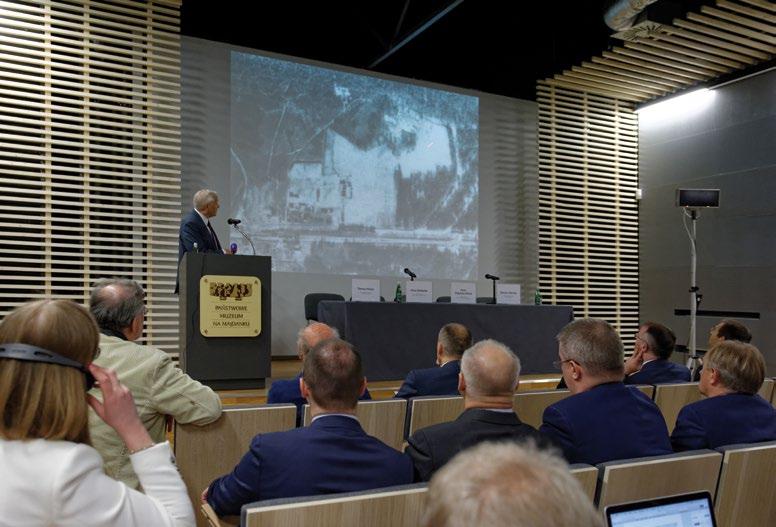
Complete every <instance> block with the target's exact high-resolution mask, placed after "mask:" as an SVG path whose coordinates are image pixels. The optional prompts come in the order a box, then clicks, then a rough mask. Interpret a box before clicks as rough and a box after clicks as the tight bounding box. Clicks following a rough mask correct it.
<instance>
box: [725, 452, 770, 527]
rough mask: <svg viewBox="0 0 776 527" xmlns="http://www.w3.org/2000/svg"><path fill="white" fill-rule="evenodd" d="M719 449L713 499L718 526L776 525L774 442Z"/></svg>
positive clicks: (748, 526)
mask: <svg viewBox="0 0 776 527" xmlns="http://www.w3.org/2000/svg"><path fill="white" fill-rule="evenodd" d="M719 450H720V451H721V452H722V453H723V455H724V457H723V458H722V472H721V473H720V476H719V485H718V486H717V497H716V499H715V501H714V512H715V513H716V515H717V523H718V525H719V526H720V527H750V526H760V525H776V441H770V442H768V443H753V444H748V445H731V446H727V447H723V448H720V449H719Z"/></svg>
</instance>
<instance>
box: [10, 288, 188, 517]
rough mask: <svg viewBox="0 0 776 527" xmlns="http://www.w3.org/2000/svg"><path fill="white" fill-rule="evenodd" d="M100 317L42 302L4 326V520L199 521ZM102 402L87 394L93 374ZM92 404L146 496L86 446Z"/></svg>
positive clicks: (63, 304) (15, 314)
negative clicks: (108, 352) (100, 360)
mask: <svg viewBox="0 0 776 527" xmlns="http://www.w3.org/2000/svg"><path fill="white" fill-rule="evenodd" d="M98 342H99V335H98V332H97V326H96V324H95V322H94V319H93V318H92V317H91V315H90V314H89V312H88V311H87V310H86V309H84V308H83V307H81V306H79V305H78V304H76V303H74V302H71V301H67V300H40V301H37V302H31V303H28V304H25V305H23V306H21V307H19V308H17V309H16V310H14V311H13V312H11V313H10V314H8V315H7V316H6V317H5V319H4V320H3V322H2V324H0V408H2V420H1V421H0V474H1V475H2V476H0V526H6V525H7V526H11V525H13V526H27V525H30V526H32V525H36V526H38V525H47V526H49V525H50V526H54V525H62V526H65V525H67V526H76V525H78V526H110V527H122V526H133V525H137V526H143V527H145V526H171V527H172V526H176V527H177V526H193V525H194V523H195V522H194V512H193V510H192V507H191V502H190V501H189V499H188V496H187V494H186V488H185V486H184V484H183V481H182V480H181V478H180V475H179V474H178V471H177V470H176V468H175V465H174V464H173V458H172V453H171V451H170V446H169V444H168V443H166V442H165V443H160V444H156V445H155V444H154V443H153V442H152V441H151V438H150V436H149V435H148V432H147V431H146V429H145V428H144V427H143V425H142V423H141V422H140V419H139V418H138V416H137V411H136V410H135V405H134V401H133V400H132V394H131V393H130V392H129V390H128V389H127V388H126V387H124V386H123V385H122V384H121V383H120V382H119V380H118V378H117V377H116V374H115V373H114V372H112V371H110V370H104V369H102V368H99V367H97V366H95V365H93V364H91V362H92V360H93V359H94V357H95V356H96V355H97V354H98V353H99V349H98V347H97V346H98ZM95 380H96V381H97V383H99V387H100V389H101V390H102V394H103V402H102V403H100V401H98V400H97V399H95V398H94V397H92V396H87V393H86V392H87V390H88V389H89V388H90V387H91V384H92V383H94V381H95ZM87 403H88V405H91V407H92V408H94V410H95V412H97V414H98V415H99V416H100V417H101V418H102V419H103V420H105V422H106V423H108V424H109V425H110V426H112V427H113V428H114V429H115V430H116V432H117V433H118V434H119V436H121V438H122V439H123V440H124V443H125V444H126V448H127V450H128V451H129V453H130V459H131V461H132V466H133V468H134V470H135V472H136V473H137V475H138V477H139V478H140V483H141V484H142V486H143V489H144V491H145V494H143V493H140V492H137V491H135V490H133V489H130V488H128V487H127V486H125V485H124V484H123V483H120V482H118V481H115V480H113V479H111V478H109V477H108V476H106V475H105V473H104V472H103V470H102V458H101V457H100V455H99V454H98V453H97V451H96V450H94V449H93V448H92V447H91V446H89V429H88V417H87V416H88V406H87Z"/></svg>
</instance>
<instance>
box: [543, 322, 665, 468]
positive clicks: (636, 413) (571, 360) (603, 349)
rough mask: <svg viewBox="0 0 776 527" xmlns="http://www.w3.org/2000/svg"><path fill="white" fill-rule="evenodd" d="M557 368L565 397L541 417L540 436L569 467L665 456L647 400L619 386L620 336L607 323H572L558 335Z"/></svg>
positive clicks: (656, 414)
mask: <svg viewBox="0 0 776 527" xmlns="http://www.w3.org/2000/svg"><path fill="white" fill-rule="evenodd" d="M557 338H558V357H559V359H560V360H559V361H558V362H557V364H558V366H559V367H560V369H561V371H562V372H563V378H564V379H565V380H566V384H567V385H568V388H569V391H570V392H571V393H572V395H571V396H570V397H567V398H566V399H563V400H562V401H559V402H557V403H555V404H553V405H551V406H549V407H547V409H546V410H545V411H544V416H543V418H542V421H543V422H542V426H541V427H540V428H539V431H540V432H541V433H543V434H545V435H547V436H549V438H550V439H552V440H554V441H556V442H557V443H558V444H559V445H560V446H561V447H562V448H563V455H564V456H565V457H566V459H567V460H568V462H569V463H588V464H590V465H595V464H597V463H603V462H604V461H611V460H613V459H628V458H634V457H645V456H658V455H661V454H670V453H671V452H672V450H671V443H670V441H669V438H668V429H667V428H666V424H665V421H664V420H663V416H662V415H661V414H660V410H658V408H657V406H655V403H653V402H652V401H651V400H650V399H649V397H647V396H646V395H644V394H643V393H641V391H639V390H638V389H636V388H634V387H629V386H625V385H624V384H623V382H622V379H623V375H624V371H623V350H622V341H621V340H620V336H619V335H618V334H617V332H616V331H615V330H614V328H613V327H612V326H610V325H609V324H608V323H607V322H605V321H603V320H598V319H594V318H585V319H580V320H575V321H574V322H571V323H570V324H568V325H567V326H566V327H565V328H563V329H562V330H561V332H560V333H559V334H558V337H557Z"/></svg>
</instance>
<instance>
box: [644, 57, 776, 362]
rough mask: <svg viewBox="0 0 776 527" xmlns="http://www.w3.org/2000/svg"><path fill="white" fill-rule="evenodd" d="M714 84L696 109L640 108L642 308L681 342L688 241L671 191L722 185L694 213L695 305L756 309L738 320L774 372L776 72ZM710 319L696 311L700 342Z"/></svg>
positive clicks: (683, 337) (686, 298)
mask: <svg viewBox="0 0 776 527" xmlns="http://www.w3.org/2000/svg"><path fill="white" fill-rule="evenodd" d="M713 91H714V95H713V98H712V99H711V101H710V103H709V104H708V105H707V106H706V107H705V108H703V109H702V110H698V111H696V112H694V113H689V112H688V113H687V114H685V113H683V111H682V108H681V107H680V108H679V109H678V110H677V111H676V112H674V113H673V114H672V115H669V116H664V117H663V118H661V119H657V118H655V117H654V115H652V114H650V110H645V111H643V112H641V114H640V122H639V127H640V130H639V141H640V145H639V148H640V151H639V172H640V174H639V177H640V181H639V186H640V187H641V188H642V189H643V199H642V201H641V203H640V206H639V224H640V227H639V239H640V250H639V265H640V273H639V276H640V305H639V307H640V313H641V318H642V320H646V319H655V320H660V321H664V322H666V323H667V324H669V325H670V326H672V327H673V328H674V329H675V330H676V333H677V336H678V338H679V341H680V342H681V343H684V342H686V340H687V338H688V334H689V319H688V317H675V316H674V315H673V311H674V309H675V308H685V309H686V308H688V307H689V293H688V291H687V290H688V288H689V284H690V249H689V241H688V239H687V234H686V233H685V231H684V228H683V227H682V215H681V212H680V210H679V209H677V208H676V207H674V193H675V190H676V189H677V188H679V187H688V188H692V187H696V188H719V189H721V191H722V195H721V199H720V208H719V209H709V210H702V211H701V214H700V220H699V222H698V244H697V246H698V285H699V286H700V287H701V293H702V294H703V303H702V306H701V308H702V309H710V310H734V311H756V312H759V313H760V315H761V319H760V320H744V323H745V324H747V325H748V326H749V327H750V328H751V329H752V332H753V334H754V341H753V342H754V344H756V345H757V346H758V347H759V348H760V350H761V351H762V352H763V354H764V355H765V357H766V361H767V363H768V368H769V374H770V375H776V72H774V71H771V72H768V73H765V74H762V75H759V76H757V77H754V78H751V79H747V80H743V81H740V82H737V83H734V84H731V85H728V86H724V87H722V88H719V89H717V90H713ZM716 321H717V320H716V319H713V318H705V317H700V318H699V319H698V346H699V347H700V348H705V345H706V339H707V336H708V331H709V329H710V328H711V326H712V325H714V324H715V323H716Z"/></svg>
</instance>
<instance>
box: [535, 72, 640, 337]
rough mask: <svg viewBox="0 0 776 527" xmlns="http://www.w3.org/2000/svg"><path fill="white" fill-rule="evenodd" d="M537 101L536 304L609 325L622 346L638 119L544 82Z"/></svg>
mask: <svg viewBox="0 0 776 527" xmlns="http://www.w3.org/2000/svg"><path fill="white" fill-rule="evenodd" d="M537 100H538V103H539V273H540V283H541V290H542V296H543V300H544V301H545V302H548V303H551V304H570V305H572V306H574V314H575V316H576V317H597V318H603V319H605V320H608V321H609V322H611V323H612V324H613V325H614V326H615V327H616V328H617V329H618V330H619V331H620V333H621V335H622V336H623V337H624V339H625V340H626V342H628V340H629V339H630V338H631V337H632V335H633V334H634V333H635V331H636V329H638V318H639V313H638V310H639V297H638V292H639V289H638V206H637V203H636V199H635V192H636V187H637V183H638V142H637V137H638V120H637V116H636V114H635V113H634V112H633V106H632V105H631V104H630V103H628V102H625V101H622V100H617V99H611V98H607V97H603V96H600V95H595V94H589V93H583V92H579V91H576V90H569V89H565V88H563V87H561V86H557V85H555V84H553V83H552V82H549V81H543V82H540V83H539V85H538V88H537ZM627 345H628V344H626V346H627Z"/></svg>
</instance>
